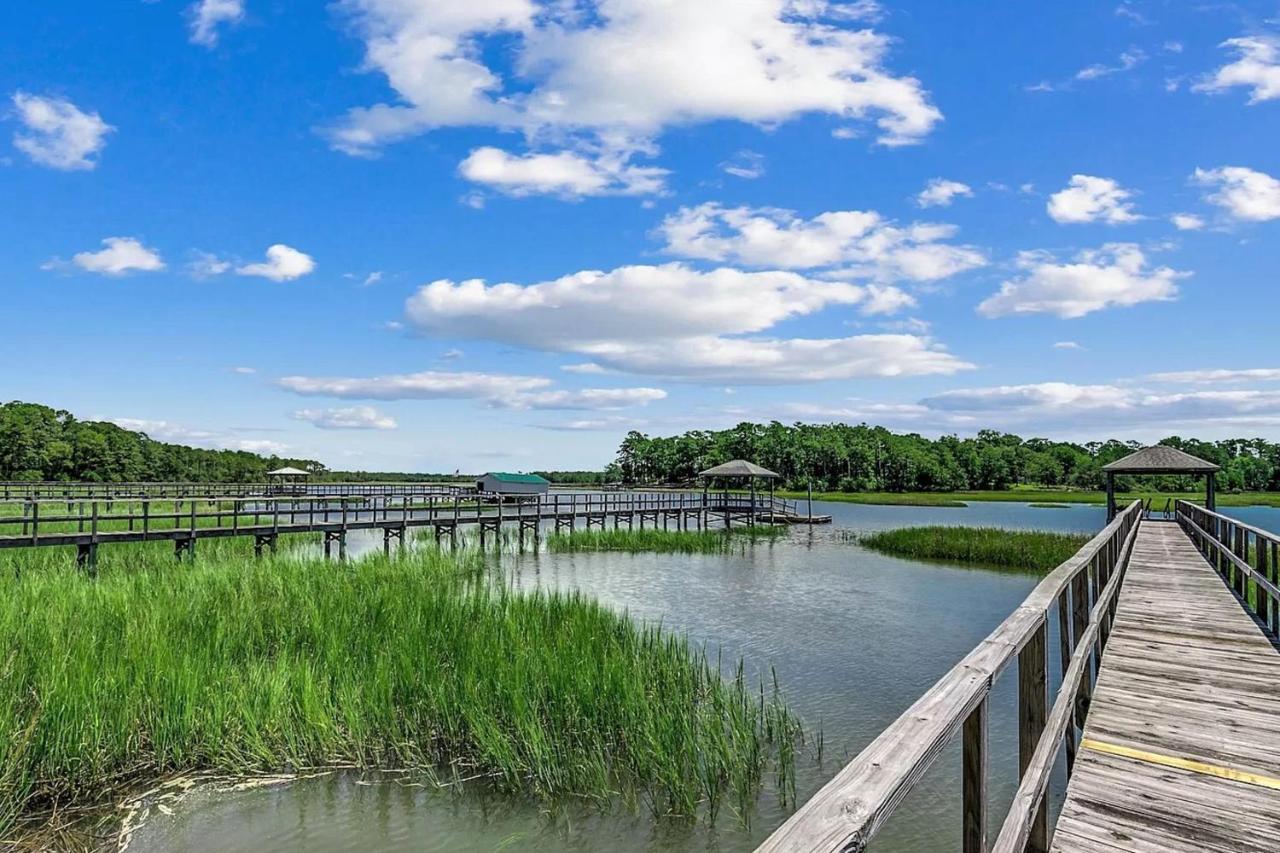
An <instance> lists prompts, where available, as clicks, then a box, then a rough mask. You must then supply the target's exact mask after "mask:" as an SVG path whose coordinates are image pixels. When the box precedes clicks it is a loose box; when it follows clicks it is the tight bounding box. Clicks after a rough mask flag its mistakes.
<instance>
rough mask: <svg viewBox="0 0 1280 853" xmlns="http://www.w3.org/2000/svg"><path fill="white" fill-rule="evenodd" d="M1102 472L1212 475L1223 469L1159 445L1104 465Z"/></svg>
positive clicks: (1174, 448) (1188, 454) (1173, 448)
mask: <svg viewBox="0 0 1280 853" xmlns="http://www.w3.org/2000/svg"><path fill="white" fill-rule="evenodd" d="M1102 470H1103V471H1106V472H1107V473H1108V474H1212V473H1214V472H1216V471H1221V470H1222V468H1221V466H1218V465H1214V464H1213V463H1212V462H1206V461H1205V460H1203V459H1200V458H1198V457H1196V456H1192V455H1191V454H1190V453H1183V452H1182V451H1181V450H1178V449H1177V448H1176V447H1165V446H1164V445H1157V446H1156V447H1148V448H1145V449H1143V450H1139V451H1138V452H1137V453H1130V454H1129V455H1128V456H1126V457H1124V458H1123V459H1117V460H1116V461H1115V462H1112V463H1111V464H1110V465H1103V466H1102Z"/></svg>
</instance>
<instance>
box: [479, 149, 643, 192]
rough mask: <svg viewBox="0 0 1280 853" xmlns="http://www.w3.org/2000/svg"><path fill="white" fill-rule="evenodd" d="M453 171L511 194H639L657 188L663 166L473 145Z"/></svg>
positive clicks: (616, 158) (624, 159) (619, 157)
mask: <svg viewBox="0 0 1280 853" xmlns="http://www.w3.org/2000/svg"><path fill="white" fill-rule="evenodd" d="M458 171H459V172H461V173H462V176H463V177H464V178H466V179H467V180H469V181H472V182H474V183H478V184H484V185H485V186H488V187H491V188H493V189H496V190H499V191H501V192H504V193H508V194H510V195H515V196H524V195H558V196H563V197H569V198H575V197H579V196H595V195H642V194H649V193H656V192H660V191H661V190H662V186H663V180H664V178H665V176H666V174H667V173H666V170H664V169H659V168H655V167H651V166H636V165H632V164H631V163H630V162H629V158H627V157H626V156H624V155H618V154H610V153H606V154H604V155H601V156H599V157H596V158H591V157H588V156H584V155H582V154H578V153H575V152H572V151H561V152H558V153H555V154H523V155H515V154H508V153H507V152H506V151H503V150H501V149H498V148H488V147H486V148H477V149H476V150H474V151H472V152H471V154H470V155H469V156H468V157H467V159H465V160H463V161H462V163H461V165H459V167H458Z"/></svg>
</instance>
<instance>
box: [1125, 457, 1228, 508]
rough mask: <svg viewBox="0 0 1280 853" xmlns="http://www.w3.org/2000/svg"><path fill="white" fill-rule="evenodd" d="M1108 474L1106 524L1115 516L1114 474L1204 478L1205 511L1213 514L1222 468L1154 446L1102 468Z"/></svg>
mask: <svg viewBox="0 0 1280 853" xmlns="http://www.w3.org/2000/svg"><path fill="white" fill-rule="evenodd" d="M1102 470H1103V471H1105V472H1106V475H1107V522H1108V523H1110V522H1111V521H1112V520H1113V519H1115V517H1116V512H1117V508H1116V475H1117V474H1133V475H1137V476H1142V475H1147V474H1190V475H1193V476H1198V477H1199V476H1202V477H1204V478H1205V499H1204V505H1205V509H1208V510H1209V511H1210V512H1213V511H1214V510H1216V509H1217V504H1218V472H1219V471H1221V470H1222V468H1221V467H1220V466H1218V465H1215V464H1213V463H1212V462H1206V461H1205V460H1204V459H1200V458H1198V457H1196V456H1192V455H1191V454H1190V453H1183V452H1182V451H1181V450H1179V449H1177V448H1176V447H1165V446H1164V445H1157V446H1155V447H1148V448H1145V449H1143V450H1139V451H1138V452H1137V453H1130V454H1129V455H1128V456H1126V457H1124V458H1123V459H1117V460H1116V461H1115V462H1112V463H1111V464H1110V465H1103V466H1102Z"/></svg>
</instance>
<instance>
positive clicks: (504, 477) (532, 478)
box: [481, 471, 551, 485]
mask: <svg viewBox="0 0 1280 853" xmlns="http://www.w3.org/2000/svg"><path fill="white" fill-rule="evenodd" d="M484 476H485V477H492V478H493V479H495V480H497V481H498V482H499V483H537V484H539V485H541V484H543V483H548V484H549V483H550V482H551V481H550V480H548V479H546V478H544V477H539V476H538V475H537V474H507V473H505V472H501V471H491V472H489V473H488V474H485V475H484ZM481 479H484V477H481Z"/></svg>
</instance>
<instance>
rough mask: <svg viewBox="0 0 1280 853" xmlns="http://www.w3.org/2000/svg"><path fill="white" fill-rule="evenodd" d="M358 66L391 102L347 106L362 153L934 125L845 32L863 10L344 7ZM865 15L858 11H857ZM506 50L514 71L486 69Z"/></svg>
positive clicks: (639, 144)
mask: <svg viewBox="0 0 1280 853" xmlns="http://www.w3.org/2000/svg"><path fill="white" fill-rule="evenodd" d="M344 5H345V7H346V8H347V9H348V10H349V11H350V12H351V13H352V15H351V21H352V23H353V26H354V28H355V30H356V32H357V33H358V35H359V36H360V37H361V38H362V39H363V41H364V43H365V59H366V66H367V67H368V68H370V69H372V70H376V71H378V72H381V73H382V74H383V75H385V77H386V79H387V82H388V84H389V85H390V86H391V88H392V89H393V90H394V91H395V93H396V95H397V101H396V102H395V103H383V104H377V105H374V106H371V107H364V108H358V109H354V110H352V111H351V112H349V113H348V114H347V116H346V117H345V119H344V120H343V121H342V122H340V123H339V124H338V125H337V126H336V127H334V128H333V129H332V130H331V139H332V141H333V144H334V145H335V146H336V147H338V148H339V149H341V150H344V151H347V152H349V153H353V154H369V153H372V152H374V151H376V150H377V148H378V146H380V145H382V144H384V143H386V142H388V141H392V140H395V139H399V138H404V137H406V136H409V135H412V134H416V133H420V132H424V131H428V130H431V129H434V128H439V127H459V126H486V127H496V128H502V129H511V130H519V131H523V132H524V134H525V136H526V137H527V138H528V139H530V140H532V141H535V142H537V141H540V140H543V141H545V140H554V141H556V142H557V143H564V144H567V145H570V146H576V145H578V144H582V143H585V144H586V145H587V146H588V147H589V148H594V149H596V150H609V151H615V152H633V151H636V150H643V149H646V148H647V146H648V144H649V143H650V142H651V141H652V140H653V139H654V138H655V137H656V136H657V135H658V134H660V132H661V131H662V130H663V129H664V128H666V127H669V126H672V125H685V124H693V123H700V122H707V121H716V120H738V121H745V122H752V123H759V124H769V125H773V124H777V123H780V122H784V121H787V120H789V119H793V118H796V117H798V116H800V115H804V114H807V113H824V114H828V115H831V116H835V117H838V118H839V119H843V120H870V121H874V122H875V123H876V124H877V125H878V127H879V132H880V141H881V142H882V143H883V144H886V145H900V144H906V143H911V142H916V141H918V140H920V139H921V138H922V137H924V136H925V135H927V134H928V133H929V132H930V130H931V129H932V128H933V127H934V125H935V124H937V122H938V121H940V120H941V114H940V113H939V112H938V110H937V108H936V107H934V106H933V105H932V104H931V103H930V102H929V100H928V97H927V95H926V94H925V92H924V90H923V88H922V86H921V84H920V83H919V81H917V80H915V79H914V78H911V77H905V76H894V75H893V74H892V73H891V72H890V71H889V70H887V68H886V67H885V58H886V55H887V53H888V49H889V45H890V39H889V38H887V37H886V36H883V35H881V34H879V33H876V32H874V31H872V30H870V29H866V28H850V27H848V26H846V24H847V22H848V20H849V19H850V18H852V17H858V16H854V15H849V14H845V13H847V12H848V11H849V10H854V11H857V10H859V9H864V8H871V7H872V6H873V5H874V4H867V3H854V4H844V3H833V2H817V0H701V1H700V2H697V3H678V2H660V3H654V2H651V0H584V2H580V3H576V2H575V3H566V2H561V0H473V1H472V2H468V3H458V2H455V1H454V0H347V2H346V3H345V4H344ZM861 17H863V18H866V17H867V16H866V15H861ZM495 43H501V44H502V48H503V50H502V53H503V54H504V55H506V56H509V57H511V67H510V69H507V68H506V67H498V66H497V65H491V64H489V62H488V53H487V51H486V48H487V47H489V46H492V45H493V44H495Z"/></svg>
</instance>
